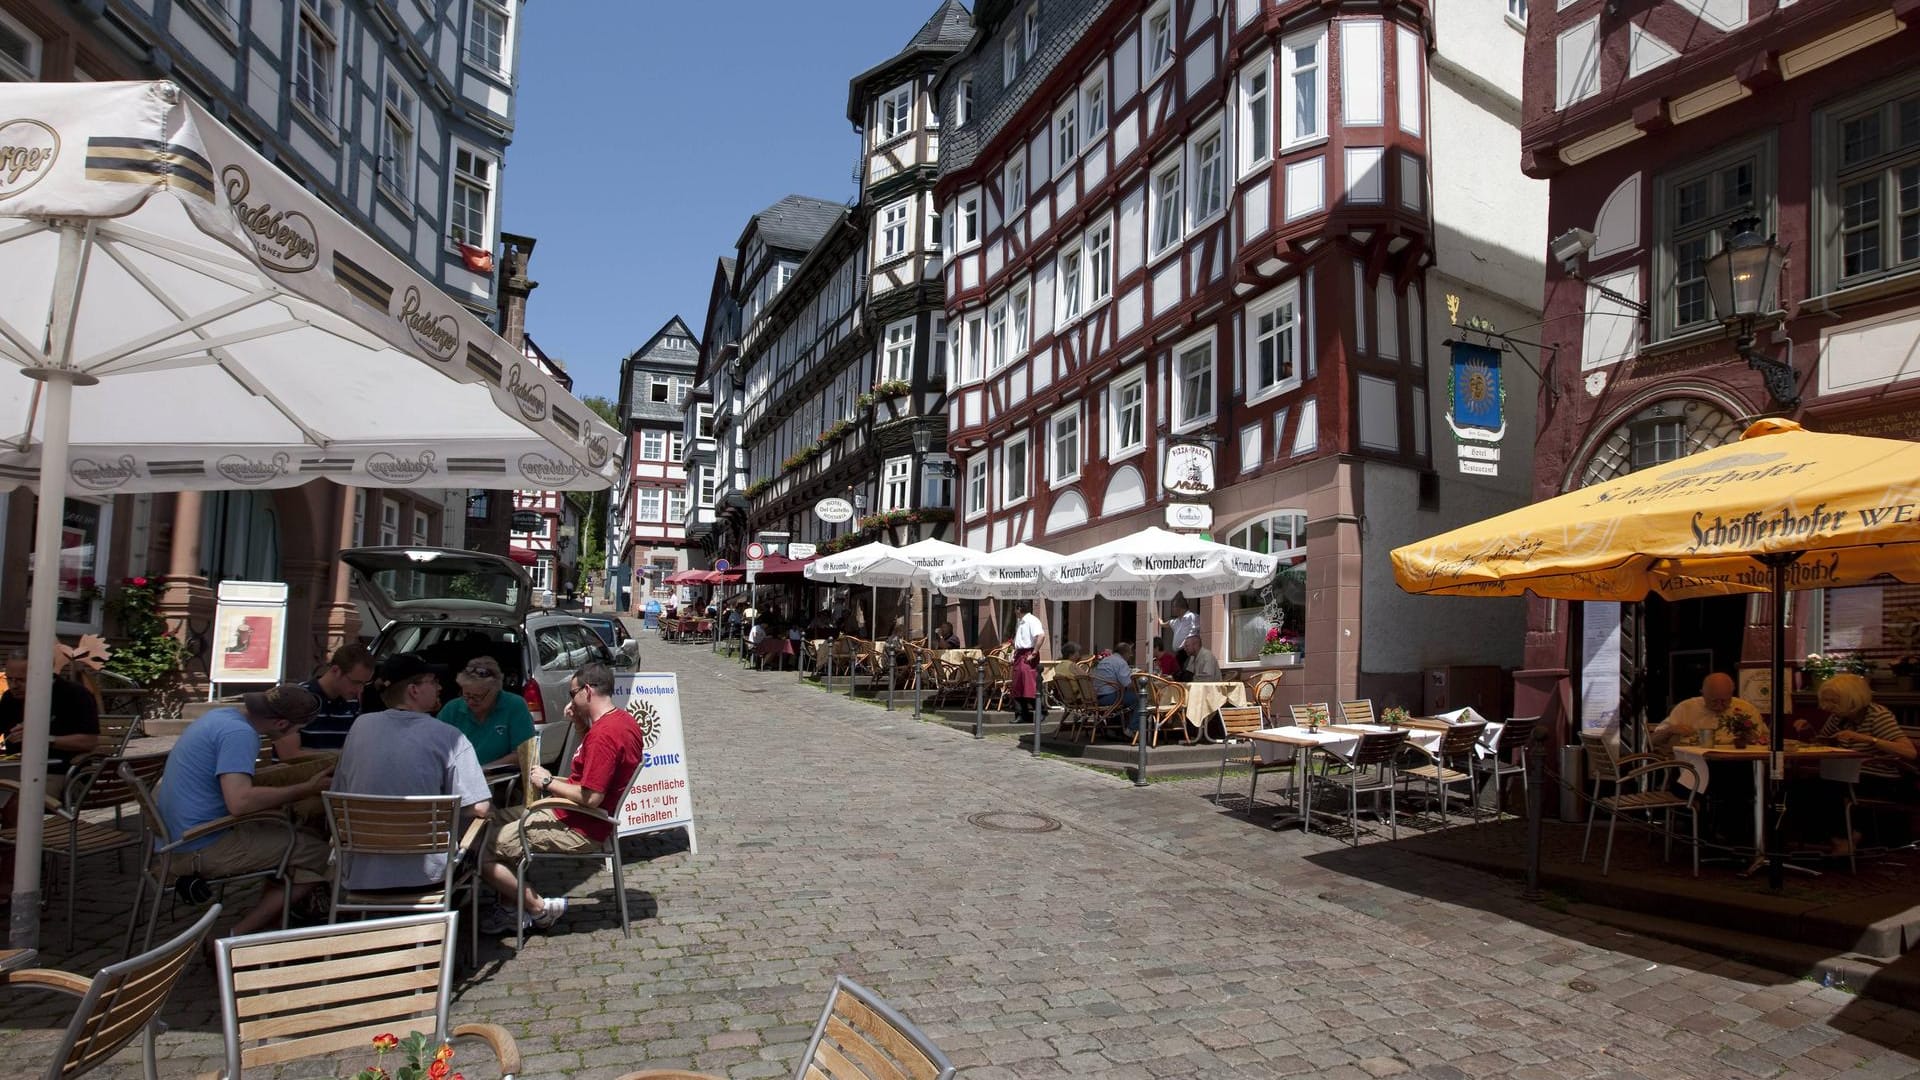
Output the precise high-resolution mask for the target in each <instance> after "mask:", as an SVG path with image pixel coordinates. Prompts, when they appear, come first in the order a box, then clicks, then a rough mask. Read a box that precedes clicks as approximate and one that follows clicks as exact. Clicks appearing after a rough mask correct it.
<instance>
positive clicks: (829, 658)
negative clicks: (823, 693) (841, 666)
mask: <svg viewBox="0 0 1920 1080" xmlns="http://www.w3.org/2000/svg"><path fill="white" fill-rule="evenodd" d="M826 646H827V677H826V680H825V683H824V685H825V686H826V688H827V693H829V694H831V693H833V640H832V639H831V638H829V639H828V640H827V642H826Z"/></svg>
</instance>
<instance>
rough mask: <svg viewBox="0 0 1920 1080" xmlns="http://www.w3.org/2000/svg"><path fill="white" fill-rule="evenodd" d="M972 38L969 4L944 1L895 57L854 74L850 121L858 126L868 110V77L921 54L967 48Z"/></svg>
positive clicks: (849, 91)
mask: <svg viewBox="0 0 1920 1080" xmlns="http://www.w3.org/2000/svg"><path fill="white" fill-rule="evenodd" d="M972 37H973V16H972V15H970V14H968V12H967V6H966V5H965V4H962V3H961V2H960V0H942V3H941V4H940V8H939V10H938V11H935V12H934V13H933V17H932V18H930V19H928V20H927V21H926V24H925V25H923V26H921V27H920V30H919V32H918V33H916V34H914V35H913V37H912V38H911V39H909V40H908V42H907V44H906V47H905V48H903V49H901V50H900V51H899V52H897V53H895V54H894V55H893V56H891V57H889V58H887V59H886V60H883V61H881V62H880V63H878V64H875V65H874V66H872V67H870V68H868V69H867V70H865V71H863V72H861V73H860V74H858V75H855V76H854V77H853V79H852V80H851V81H850V82H849V83H848V87H847V120H848V122H850V123H851V124H853V126H854V127H859V126H860V125H861V123H862V117H863V115H864V112H865V110H864V109H863V108H862V101H861V99H862V98H863V97H865V90H864V87H865V85H866V83H867V80H869V79H872V78H875V77H876V76H878V75H880V74H881V73H883V72H885V71H887V70H888V69H890V68H892V67H894V66H895V65H896V64H900V63H904V62H906V61H908V60H912V59H914V58H915V57H918V56H923V55H925V56H942V57H944V56H950V55H952V54H953V53H957V52H959V51H960V50H961V49H964V48H966V47H967V42H968V41H969V40H970V39H971V38H972Z"/></svg>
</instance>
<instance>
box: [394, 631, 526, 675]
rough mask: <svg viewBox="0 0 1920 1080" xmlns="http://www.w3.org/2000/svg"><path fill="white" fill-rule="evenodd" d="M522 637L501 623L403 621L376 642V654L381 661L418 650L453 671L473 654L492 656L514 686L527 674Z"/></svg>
mask: <svg viewBox="0 0 1920 1080" xmlns="http://www.w3.org/2000/svg"><path fill="white" fill-rule="evenodd" d="M521 641H522V638H521V636H520V633H519V631H517V630H511V629H503V628H499V627H491V626H445V625H439V624H429V623H401V624H398V625H395V626H392V627H389V628H388V630H387V632H386V633H385V634H383V635H381V637H380V640H378V641H376V642H374V646H373V657H374V659H375V660H376V661H378V660H384V659H386V658H387V657H389V656H393V655H395V654H397V653H405V652H411V653H419V654H420V655H421V656H423V657H425V658H426V661H427V662H428V663H430V664H444V665H446V667H447V670H448V671H449V672H450V673H458V672H459V670H460V669H461V668H463V667H465V666H467V661H469V660H472V659H473V658H474V657H476V656H482V655H485V656H491V657H493V658H494V659H495V660H497V661H499V663H500V673H501V675H502V676H503V678H502V680H501V681H502V682H503V683H504V684H505V685H506V686H508V687H513V686H518V685H520V684H521V683H522V682H524V681H525V679H526V676H527V672H526V661H525V659H524V655H525V650H523V649H522V648H521Z"/></svg>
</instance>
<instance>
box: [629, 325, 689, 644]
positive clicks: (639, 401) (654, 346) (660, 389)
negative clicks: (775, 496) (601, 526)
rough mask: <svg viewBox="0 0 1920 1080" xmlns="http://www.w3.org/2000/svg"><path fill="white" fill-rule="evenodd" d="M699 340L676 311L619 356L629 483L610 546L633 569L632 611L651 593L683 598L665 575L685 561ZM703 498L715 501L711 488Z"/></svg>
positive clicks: (683, 565) (659, 597)
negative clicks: (691, 405) (689, 414)
mask: <svg viewBox="0 0 1920 1080" xmlns="http://www.w3.org/2000/svg"><path fill="white" fill-rule="evenodd" d="M699 357H700V345H699V342H698V341H697V340H696V339H695V338H694V336H693V331H692V330H690V329H688V327H687V324H686V323H685V322H684V321H683V320H681V318H680V317H679V316H678V315H676V316H674V317H673V318H671V319H668V320H667V322H666V325H664V326H662V327H661V328H660V329H659V330H656V331H654V334H653V336H652V337H650V338H648V339H647V343H646V344H645V345H642V346H641V347H640V348H638V349H636V350H634V352H633V353H632V354H631V355H629V356H628V357H627V358H626V359H625V360H623V361H621V363H620V416H621V419H622V421H623V422H624V423H625V424H626V435H627V457H626V461H627V475H626V490H625V492H624V493H623V495H622V497H621V498H620V500H619V506H620V510H619V515H620V516H619V528H618V531H617V535H616V537H615V545H614V547H613V548H612V550H613V551H615V552H616V553H617V554H618V556H619V558H618V560H617V561H618V564H619V565H622V566H626V567H629V568H630V569H631V574H632V577H631V582H632V586H631V588H632V591H631V593H630V595H629V599H628V605H629V606H628V610H630V611H635V612H637V611H639V610H641V609H642V608H643V607H644V606H645V604H646V602H647V601H648V600H659V601H660V602H661V603H662V604H665V603H667V602H669V601H672V600H677V599H679V595H678V592H677V590H676V589H675V587H674V586H672V585H667V584H664V583H663V582H662V579H663V578H665V577H666V576H667V575H668V574H671V573H673V572H675V571H677V570H684V569H686V568H687V567H688V565H689V562H688V558H687V550H686V549H687V525H686V522H687V507H688V500H689V499H690V498H692V497H693V496H694V494H695V493H694V492H693V491H692V490H691V489H690V488H689V486H688V483H687V469H686V457H687V448H686V408H687V403H688V401H689V400H690V398H691V397H692V394H693V376H694V369H695V367H696V366H697V364H698V363H699ZM705 497H706V500H707V501H708V502H709V503H711V502H712V496H711V493H710V492H709V493H708V494H707V495H706V496H705Z"/></svg>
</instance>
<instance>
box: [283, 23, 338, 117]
mask: <svg viewBox="0 0 1920 1080" xmlns="http://www.w3.org/2000/svg"><path fill="white" fill-rule="evenodd" d="M337 15H338V7H337V5H336V4H335V3H334V0H300V18H299V22H298V24H297V25H296V26H295V27H294V41H293V100H294V101H296V102H298V103H300V105H302V106H304V107H305V108H306V110H307V111H308V112H310V113H312V114H313V115H314V116H316V117H319V118H320V119H322V120H325V121H328V122H329V124H331V122H332V120H333V55H334V50H335V49H336V48H337V47H338V46H337V45H336V43H335V39H334V26H335V25H336V21H335V20H336V17H337Z"/></svg>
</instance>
